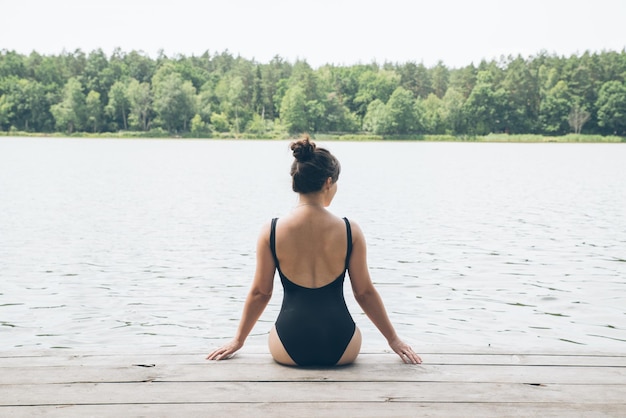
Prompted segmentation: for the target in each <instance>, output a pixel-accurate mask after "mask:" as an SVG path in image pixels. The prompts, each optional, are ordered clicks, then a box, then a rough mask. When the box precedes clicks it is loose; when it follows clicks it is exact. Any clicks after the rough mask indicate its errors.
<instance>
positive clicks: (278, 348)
mask: <svg viewBox="0 0 626 418" xmlns="http://www.w3.org/2000/svg"><path fill="white" fill-rule="evenodd" d="M268 343H269V346H270V353H271V354H272V357H274V360H276V362H277V363H280V364H284V365H285V366H296V362H295V361H293V360H292V359H291V357H290V356H289V353H287V350H285V346H284V345H283V342H282V341H281V340H280V337H278V332H276V327H275V326H274V327H272V330H271V331H270V336H269V341H268Z"/></svg>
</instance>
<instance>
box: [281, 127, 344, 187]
mask: <svg viewBox="0 0 626 418" xmlns="http://www.w3.org/2000/svg"><path fill="white" fill-rule="evenodd" d="M289 148H291V150H292V151H293V156H294V158H295V160H294V162H293V164H291V179H292V184H291V187H292V188H293V191H294V192H296V193H311V192H319V191H320V190H322V186H324V183H325V182H326V179H327V178H329V177H330V178H331V179H332V182H333V183H335V182H336V181H337V180H338V179H339V172H340V171H341V165H340V164H339V160H337V158H335V156H334V155H332V154H331V153H330V152H329V151H328V150H327V149H325V148H320V147H318V146H316V145H315V142H313V141H311V140H310V139H309V137H308V136H304V137H303V138H302V139H299V140H297V141H295V142H292V143H291V144H290V145H289Z"/></svg>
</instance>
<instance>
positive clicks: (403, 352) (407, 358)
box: [389, 338, 422, 364]
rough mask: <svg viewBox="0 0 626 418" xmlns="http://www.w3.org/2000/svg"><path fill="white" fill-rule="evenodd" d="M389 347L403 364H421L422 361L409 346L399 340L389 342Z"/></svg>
mask: <svg viewBox="0 0 626 418" xmlns="http://www.w3.org/2000/svg"><path fill="white" fill-rule="evenodd" d="M389 347H391V349H392V350H393V351H395V352H396V354H398V355H399V356H400V358H401V359H402V361H403V362H405V363H407V364H421V363H422V359H421V357H420V356H418V355H417V354H416V353H415V351H413V349H412V348H411V346H410V345H408V344H407V343H405V342H404V341H402V340H401V339H399V338H396V339H395V340H393V341H390V342H389Z"/></svg>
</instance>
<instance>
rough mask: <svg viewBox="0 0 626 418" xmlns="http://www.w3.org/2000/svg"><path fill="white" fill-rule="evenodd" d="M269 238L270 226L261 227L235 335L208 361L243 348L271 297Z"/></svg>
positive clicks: (214, 352) (272, 267)
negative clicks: (254, 262)
mask: <svg viewBox="0 0 626 418" xmlns="http://www.w3.org/2000/svg"><path fill="white" fill-rule="evenodd" d="M269 236H270V224H267V225H266V226H264V227H263V230H262V231H261V234H260V235H259V239H258V240H257V248H256V271H255V274H254V280H253V282H252V286H251V287H250V291H249V292H248V296H247V297H246V302H245V304H244V307H243V313H242V315H241V320H240V321H239V327H238V329H237V333H236V334H235V337H234V338H233V339H232V341H231V342H229V343H228V344H225V345H223V346H222V347H220V348H218V349H216V350H213V351H212V352H211V353H210V354H209V355H208V356H207V359H208V360H222V359H227V358H229V357H230V356H232V355H233V354H234V353H235V352H236V351H237V350H239V349H240V348H241V347H243V344H244V342H245V340H246V338H248V335H249V334H250V331H252V328H253V327H254V324H256V322H257V321H258V319H259V317H260V316H261V314H262V313H263V311H264V310H265V307H266V306H267V304H268V302H269V301H270V299H271V297H272V290H273V288H274V272H275V270H276V265H275V263H274V258H273V257H272V252H271V250H270V243H269Z"/></svg>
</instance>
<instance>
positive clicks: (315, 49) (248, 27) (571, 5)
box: [0, 0, 626, 67]
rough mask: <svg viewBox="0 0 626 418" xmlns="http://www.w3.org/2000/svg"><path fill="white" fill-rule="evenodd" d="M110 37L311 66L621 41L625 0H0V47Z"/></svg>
mask: <svg viewBox="0 0 626 418" xmlns="http://www.w3.org/2000/svg"><path fill="white" fill-rule="evenodd" d="M115 47H120V48H121V49H122V50H123V51H125V52H130V51H131V50H138V51H144V52H145V53H147V54H148V55H150V56H151V57H155V56H156V54H157V51H159V50H160V49H162V50H163V51H164V52H165V54H166V55H168V56H172V55H175V54H179V53H180V54H184V55H187V56H189V55H192V54H193V55H200V54H202V53H203V52H204V51H206V50H208V51H209V52H210V53H211V54H214V53H216V52H222V51H224V50H226V49H228V50H229V51H230V52H231V53H232V54H234V55H237V54H239V55H241V56H243V57H244V58H247V59H255V60H257V61H258V62H262V63H265V62H268V61H269V60H270V59H271V58H272V57H273V56H274V55H280V56H281V57H283V58H284V59H286V60H289V61H291V62H294V61H295V60H296V59H297V58H303V59H306V60H307V61H308V62H309V64H311V65H312V66H314V67H317V66H320V65H323V64H325V63H335V64H346V65H352V64H355V63H358V62H362V63H369V62H371V61H373V60H376V61H378V62H379V63H383V62H384V61H385V60H387V61H392V62H400V63H403V62H408V61H414V62H417V63H419V62H422V63H424V65H426V66H429V67H430V66H432V65H435V64H436V63H437V61H438V60H441V61H443V63H444V64H445V65H447V66H448V67H461V66H465V65H468V64H470V63H471V62H474V63H475V64H477V63H478V62H479V61H480V60H481V59H483V58H485V59H492V58H495V59H498V58H499V57H500V56H501V55H505V56H506V55H510V54H511V55H517V54H521V55H522V56H523V57H528V56H530V55H535V54H537V53H538V52H540V51H542V50H545V51H547V52H548V53H556V54H558V55H570V54H577V53H582V52H584V51H585V50H590V51H593V52H600V51H602V50H614V51H621V50H622V49H624V48H625V47H626V0H594V1H584V0H521V1H520V0H430V1H420V0H414V1H410V0H404V1H402V0H384V1H380V0H378V1H376V0H360V1H359V0H330V1H329V0H308V1H298V0H265V1H263V0H221V1H212V0H175V1H174V0H106V1H103V0H0V50H1V49H7V50H16V51H17V52H20V53H24V54H28V53H30V52H31V51H32V50H36V51H37V52H39V53H42V54H58V53H60V52H62V51H63V50H66V51H73V50H75V49H77V48H80V49H82V50H83V51H84V52H86V53H87V52H90V51H92V50H94V49H97V48H102V49H103V51H104V52H105V53H107V54H110V53H111V51H113V49H114V48H115Z"/></svg>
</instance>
